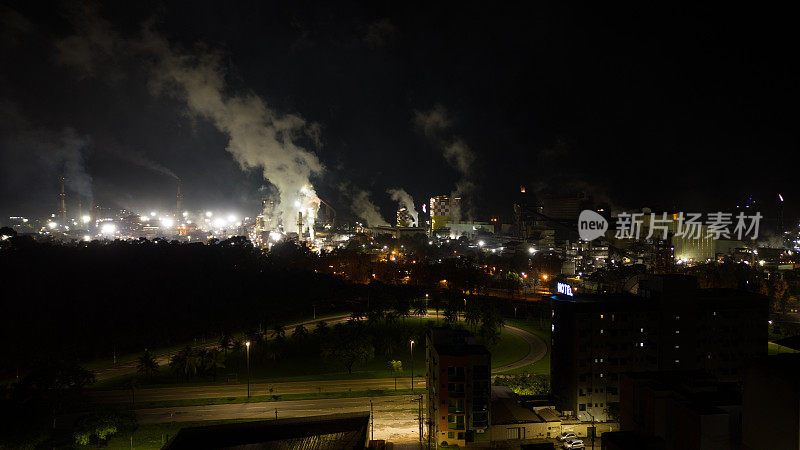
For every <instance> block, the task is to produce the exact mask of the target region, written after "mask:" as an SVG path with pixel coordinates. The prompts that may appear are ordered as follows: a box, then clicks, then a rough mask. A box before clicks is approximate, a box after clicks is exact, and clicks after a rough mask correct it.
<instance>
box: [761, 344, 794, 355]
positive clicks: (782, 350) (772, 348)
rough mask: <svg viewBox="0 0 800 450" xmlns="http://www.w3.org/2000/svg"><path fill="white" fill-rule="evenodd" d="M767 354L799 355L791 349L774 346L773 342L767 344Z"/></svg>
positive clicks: (778, 345)
mask: <svg viewBox="0 0 800 450" xmlns="http://www.w3.org/2000/svg"><path fill="white" fill-rule="evenodd" d="M767 345H768V347H767V354H769V355H777V354H779V353H800V352H798V351H797V350H795V349H793V348H789V347H786V346H783V345H780V344H776V343H774V342H770V343H768V344H767Z"/></svg>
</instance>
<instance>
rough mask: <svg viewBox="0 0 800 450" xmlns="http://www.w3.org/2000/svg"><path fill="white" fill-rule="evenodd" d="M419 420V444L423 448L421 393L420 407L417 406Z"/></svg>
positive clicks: (420, 395) (420, 398)
mask: <svg viewBox="0 0 800 450" xmlns="http://www.w3.org/2000/svg"><path fill="white" fill-rule="evenodd" d="M417 420H419V446H420V448H422V394H419V407H418V408H417Z"/></svg>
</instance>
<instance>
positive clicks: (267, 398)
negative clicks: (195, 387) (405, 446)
mask: <svg viewBox="0 0 800 450" xmlns="http://www.w3.org/2000/svg"><path fill="white" fill-rule="evenodd" d="M398 387H399V388H398V389H397V390H396V391H395V390H394V389H370V390H367V391H350V392H348V391H344V392H320V393H314V392H309V393H306V394H285V395H275V396H272V395H251V396H250V398H249V399H248V398H247V397H215V398H192V399H181V400H163V401H157V402H138V403H136V408H137V409H143V408H167V407H178V406H200V405H221V404H230V403H258V402H279V401H281V402H282V401H295V400H317V399H329V398H358V397H386V396H390V395H404V394H412V392H411V389H402V386H401V384H400V383H399V382H398ZM415 392H416V393H417V394H419V393H421V392H423V390H422V389H417V390H416V391H415Z"/></svg>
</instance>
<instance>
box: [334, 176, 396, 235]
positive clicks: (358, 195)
mask: <svg viewBox="0 0 800 450" xmlns="http://www.w3.org/2000/svg"><path fill="white" fill-rule="evenodd" d="M339 190H340V191H341V192H342V194H344V195H345V196H346V197H349V198H350V200H351V205H350V208H351V209H352V210H353V213H355V215H356V216H358V217H359V218H361V219H363V220H364V222H366V224H367V225H368V226H371V227H378V226H388V225H389V222H387V221H386V220H385V219H384V218H383V216H382V215H381V212H380V211H379V210H378V206H377V205H375V203H372V199H371V198H370V195H369V192H367V191H365V190H363V189H359V188H356V187H353V186H350V185H349V184H347V183H343V184H341V185H339Z"/></svg>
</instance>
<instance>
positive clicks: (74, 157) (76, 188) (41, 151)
mask: <svg viewBox="0 0 800 450" xmlns="http://www.w3.org/2000/svg"><path fill="white" fill-rule="evenodd" d="M0 136H2V137H0V146H2V150H3V151H2V152H0V155H2V158H3V159H2V164H0V166H2V168H1V169H0V174H2V182H3V185H4V186H3V188H4V189H3V190H6V189H9V190H12V189H13V191H14V194H15V195H16V196H39V195H38V194H39V193H37V191H39V190H41V189H45V190H46V191H45V192H43V193H41V194H42V195H41V196H51V198H52V199H53V200H52V203H50V205H52V208H51V210H55V205H56V201H55V199H56V191H55V188H52V189H53V190H52V191H49V190H48V189H51V186H55V184H56V181H57V180H58V179H59V178H60V177H64V178H65V186H66V189H67V191H68V193H71V194H77V195H79V196H81V197H82V198H83V199H85V200H86V201H87V202H91V201H92V199H93V190H92V177H91V176H90V175H89V173H88V171H87V170H86V155H87V152H88V150H89V148H90V146H91V140H90V139H89V138H88V137H86V136H81V135H79V134H78V133H77V132H76V131H75V130H74V129H72V128H64V129H61V130H50V129H46V128H44V127H41V126H38V125H36V124H33V123H32V122H30V121H28V120H27V119H26V118H24V117H23V116H22V115H21V114H20V112H19V111H17V109H16V108H15V107H14V106H13V105H11V104H10V103H7V102H2V101H0ZM21 186H22V188H21ZM4 194H5V193H4ZM30 200H31V201H37V202H38V201H41V200H42V199H40V198H31V199H30Z"/></svg>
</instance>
